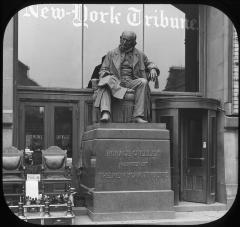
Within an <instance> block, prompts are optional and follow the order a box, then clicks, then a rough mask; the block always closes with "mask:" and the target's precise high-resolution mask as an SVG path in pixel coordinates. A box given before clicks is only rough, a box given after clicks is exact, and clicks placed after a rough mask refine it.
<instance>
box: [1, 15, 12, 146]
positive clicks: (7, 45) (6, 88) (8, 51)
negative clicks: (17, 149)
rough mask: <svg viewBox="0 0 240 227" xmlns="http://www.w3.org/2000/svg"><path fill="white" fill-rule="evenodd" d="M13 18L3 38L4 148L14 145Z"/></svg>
mask: <svg viewBox="0 0 240 227" xmlns="http://www.w3.org/2000/svg"><path fill="white" fill-rule="evenodd" d="M13 27H14V26H13V18H12V19H11V20H10V21H9V23H8V25H7V27H6V30H5V33H4V39H3V109H2V111H3V148H5V147H9V146H12V138H13V61H14V59H13V55H14V54H13V52H14V50H13V42H14V36H13V35H14V32H13V31H14V28H13Z"/></svg>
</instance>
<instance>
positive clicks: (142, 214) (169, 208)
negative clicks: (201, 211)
mask: <svg viewBox="0 0 240 227" xmlns="http://www.w3.org/2000/svg"><path fill="white" fill-rule="evenodd" d="M91 199H92V200H91ZM87 207H88V214H89V216H90V217H91V218H92V219H93V220H94V221H121V220H144V219H146V220H150V219H162V218H174V211H173V192H172V191H171V190H151V191H150V190H148V191H108V192H93V194H92V196H91V197H89V200H88V202H87Z"/></svg>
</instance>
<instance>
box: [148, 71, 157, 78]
mask: <svg viewBox="0 0 240 227" xmlns="http://www.w3.org/2000/svg"><path fill="white" fill-rule="evenodd" d="M156 78H157V71H156V69H151V71H150V80H152V81H155V79H156Z"/></svg>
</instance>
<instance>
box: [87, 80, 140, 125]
mask: <svg viewBox="0 0 240 227" xmlns="http://www.w3.org/2000/svg"><path fill="white" fill-rule="evenodd" d="M91 81H92V88H93V91H94V94H93V103H94V101H95V98H96V95H97V88H98V83H99V79H92V80H91ZM134 97H135V91H134V90H132V89H128V90H127V92H126V94H125V96H124V99H122V100H120V99H116V98H113V99H112V114H111V115H112V116H111V122H114V123H126V122H132V120H133V119H132V113H133V108H134ZM92 116H93V123H96V122H99V120H100V111H99V109H98V108H95V107H93V112H92Z"/></svg>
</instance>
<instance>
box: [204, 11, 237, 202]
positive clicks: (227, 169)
mask: <svg viewBox="0 0 240 227" xmlns="http://www.w3.org/2000/svg"><path fill="white" fill-rule="evenodd" d="M232 27H233V24H232V23H231V21H230V20H229V18H228V17H227V16H226V15H225V14H224V13H223V12H221V11H219V10H218V9H216V8H213V7H207V31H206V32H207V38H206V40H207V45H206V48H207V49H206V53H207V54H206V65H207V69H206V72H207V75H206V96H207V97H208V98H214V99H218V100H219V101H220V103H221V107H220V108H219V111H218V114H217V119H218V121H217V124H218V126H217V197H216V198H217V201H219V202H224V203H230V201H233V200H234V198H235V195H236V189H237V183H238V182H237V174H238V173H237V162H238V159H237V152H238V144H237V137H238V134H237V130H236V129H237V125H238V124H237V123H236V122H235V121H234V120H232V119H230V120H229V119H227V118H228V117H227V116H226V115H229V110H227V109H226V106H227V105H226V104H228V103H231V102H232V99H233V100H234V98H233V96H234V95H235V94H236V93H234V92H233V91H234V90H232V89H233V87H234V85H233V84H232V82H233V80H232V66H233V51H232V49H231V48H229V46H231V45H233V43H232V41H233V37H232ZM235 86H236V85H235ZM230 112H231V111H230ZM226 121H227V123H226ZM231 122H232V123H233V125H232V126H231V127H229V126H227V125H231V124H232V123H231ZM234 122H235V123H234ZM223 167H224V168H223Z"/></svg>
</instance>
